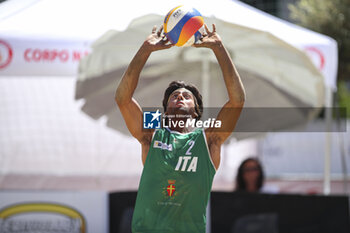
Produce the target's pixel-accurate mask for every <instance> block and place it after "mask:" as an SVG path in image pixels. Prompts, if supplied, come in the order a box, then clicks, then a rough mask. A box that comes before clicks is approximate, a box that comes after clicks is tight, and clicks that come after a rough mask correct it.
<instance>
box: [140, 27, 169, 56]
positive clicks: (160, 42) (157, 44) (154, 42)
mask: <svg viewBox="0 0 350 233" xmlns="http://www.w3.org/2000/svg"><path fill="white" fill-rule="evenodd" d="M162 31H163V25H162V26H160V27H159V29H158V30H157V26H154V27H153V28H152V33H151V34H150V35H149V36H148V37H147V38H146V40H145V42H144V43H143V46H145V47H146V48H147V49H148V50H149V51H151V52H153V51H157V50H162V49H168V48H171V47H173V46H174V44H171V43H170V42H169V40H168V39H167V38H166V36H165V35H164V33H162Z"/></svg>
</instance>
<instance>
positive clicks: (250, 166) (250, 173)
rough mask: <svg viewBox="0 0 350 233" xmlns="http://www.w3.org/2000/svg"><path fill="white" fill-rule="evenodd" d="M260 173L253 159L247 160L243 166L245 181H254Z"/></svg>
mask: <svg viewBox="0 0 350 233" xmlns="http://www.w3.org/2000/svg"><path fill="white" fill-rule="evenodd" d="M259 175H260V169H259V167H258V164H257V163H256V162H255V161H248V162H246V163H245V164H244V167H243V178H244V180H245V181H246V182H249V183H256V181H257V179H258V177H259Z"/></svg>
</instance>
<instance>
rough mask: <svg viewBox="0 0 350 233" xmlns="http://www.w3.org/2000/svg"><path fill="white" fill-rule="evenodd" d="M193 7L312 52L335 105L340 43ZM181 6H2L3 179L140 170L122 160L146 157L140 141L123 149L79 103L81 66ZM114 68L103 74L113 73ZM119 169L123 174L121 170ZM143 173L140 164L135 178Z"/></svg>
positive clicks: (236, 6)
mask: <svg viewBox="0 0 350 233" xmlns="http://www.w3.org/2000/svg"><path fill="white" fill-rule="evenodd" d="M186 4H191V5H193V6H198V7H196V8H198V9H199V11H200V12H201V13H202V14H203V15H205V16H208V17H214V18H219V19H221V20H224V21H228V22H232V23H234V24H237V25H241V26H242V27H247V28H252V29H256V30H260V31H264V32H268V33H270V34H271V35H273V36H275V37H276V38H279V39H281V40H282V41H285V42H286V43H288V44H290V45H292V46H294V47H296V48H298V49H300V50H301V51H304V52H306V53H307V54H308V55H309V56H310V58H311V60H312V62H313V63H314V65H315V66H316V67H317V68H318V69H319V71H320V72H321V73H322V74H323V76H324V77H325V80H324V83H325V84H326V87H327V90H328V92H326V98H327V100H328V101H325V102H323V103H321V106H324V105H325V104H326V106H330V105H329V104H330V103H331V99H330V98H329V97H330V96H331V94H330V93H331V91H332V90H335V88H336V73H337V45H336V42H335V41H334V40H333V39H331V38H329V37H326V36H324V35H321V34H318V33H315V32H312V31H309V30H306V29H304V28H301V27H298V26H296V25H293V24H290V23H288V22H285V21H282V20H280V19H277V18H275V17H272V16H270V15H268V14H265V13H263V12H261V11H257V10H256V9H254V8H252V7H249V6H247V5H245V4H242V3H240V2H238V1H229V0H220V1H216V2H215V4H213V3H209V2H205V1H204V2H203V1H186ZM176 5H179V2H178V1H166V2H164V1H157V0H155V1H136V0H135V1H134V0H130V1H124V2H123V3H122V4H121V3H118V2H117V1H112V0H102V1H83V0H73V1H72V0H70V1H68V0H63V1H62V0H61V1H58V0H51V1H48V0H26V1H23V0H8V1H6V2H4V3H2V4H1V5H0V55H1V59H0V83H1V85H0V92H1V93H3V98H2V101H3V103H2V107H1V112H2V113H1V115H0V125H1V128H2V130H1V132H0V138H1V139H0V145H1V146H0V148H1V149H0V152H1V153H0V154H1V156H0V159H1V160H2V163H1V165H0V166H1V167H0V175H1V176H2V177H5V176H6V175H8V174H21V175H25V174H35V175H37V174H48V175H67V174H68V175H88V176H90V175H92V176H96V175H101V174H102V175H107V174H113V175H116V174H119V175H122V174H128V172H130V171H128V169H126V168H127V166H126V167H125V166H124V167H123V164H124V165H125V164H129V163H130V161H133V162H135V163H138V164H140V162H139V157H137V158H136V156H135V157H134V156H133V155H132V157H131V158H125V156H124V157H123V156H115V151H117V150H119V151H120V152H121V153H120V154H123V153H122V151H124V153H126V154H130V153H131V154H137V153H139V148H138V146H137V144H135V143H134V141H130V140H127V139H125V140H123V142H122V143H117V144H116V143H115V141H114V140H118V139H117V138H118V137H120V136H119V134H117V133H116V132H111V131H110V130H109V129H106V128H105V127H104V123H103V122H102V121H103V120H101V121H100V122H98V123H95V122H92V121H90V119H89V118H87V117H86V116H85V115H84V114H83V113H81V112H80V111H79V107H80V106H81V102H78V103H76V102H75V100H74V97H73V96H74V93H73V92H74V85H75V78H76V76H77V73H78V72H77V69H78V64H79V60H80V58H82V57H83V56H84V55H86V54H87V53H89V52H90V45H91V44H92V42H93V41H95V40H96V39H97V38H99V37H100V36H102V35H103V34H104V33H105V32H106V31H108V30H111V29H114V30H116V31H122V30H125V29H126V28H127V26H128V25H129V23H130V22H131V21H132V20H133V19H134V18H136V17H139V16H142V15H146V14H150V13H153V14H158V15H165V14H166V13H167V11H168V10H169V9H171V8H172V7H174V6H176ZM109 65H110V64H106V66H105V67H101V69H103V70H104V71H106V72H107V71H108V70H109V68H110V67H109ZM286 72H288V71H286ZM327 93H328V94H327ZM96 135H97V136H96ZM115 135H118V136H115ZM102 138H103V140H102ZM106 138H109V139H108V140H106ZM101 156H102V157H103V158H101ZM137 156H138V155H137ZM116 157H117V158H116ZM87 158H88V159H87ZM82 161H84V162H82ZM123 161H124V162H123ZM57 165H58V166H57ZM114 166H118V168H119V169H121V170H119V171H117V172H116V171H115V167H114ZM140 168H141V164H140V166H138V167H137V168H136V173H139V171H140ZM133 172H134V173H135V171H133ZM3 180H4V179H3Z"/></svg>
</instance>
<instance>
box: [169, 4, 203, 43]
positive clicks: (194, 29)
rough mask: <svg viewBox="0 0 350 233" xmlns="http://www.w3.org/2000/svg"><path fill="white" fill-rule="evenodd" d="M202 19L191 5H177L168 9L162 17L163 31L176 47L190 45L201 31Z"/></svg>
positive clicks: (196, 39) (198, 37)
mask: <svg viewBox="0 0 350 233" xmlns="http://www.w3.org/2000/svg"><path fill="white" fill-rule="evenodd" d="M203 25H204V20H203V17H202V15H201V13H199V11H198V10H196V9H195V8H193V7H188V6H178V7H175V8H173V9H171V10H170V11H169V13H168V14H167V15H166V16H165V19H164V33H165V35H166V37H167V38H168V39H169V41H170V42H171V43H172V44H175V45H176V46H178V47H181V46H191V45H192V44H194V43H195V42H197V41H198V40H199V39H200V37H201V36H202V33H203V31H204V29H203Z"/></svg>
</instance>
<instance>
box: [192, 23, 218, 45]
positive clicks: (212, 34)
mask: <svg viewBox="0 0 350 233" xmlns="http://www.w3.org/2000/svg"><path fill="white" fill-rule="evenodd" d="M204 29H205V32H204V34H203V35H202V37H201V38H200V39H199V41H198V42H197V43H195V44H193V45H192V46H193V47H197V48H201V47H206V48H211V49H213V48H215V47H216V46H221V45H222V41H221V38H220V36H219V35H218V34H217V33H216V26H215V24H213V30H212V31H210V30H209V28H208V26H207V25H206V24H204Z"/></svg>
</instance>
